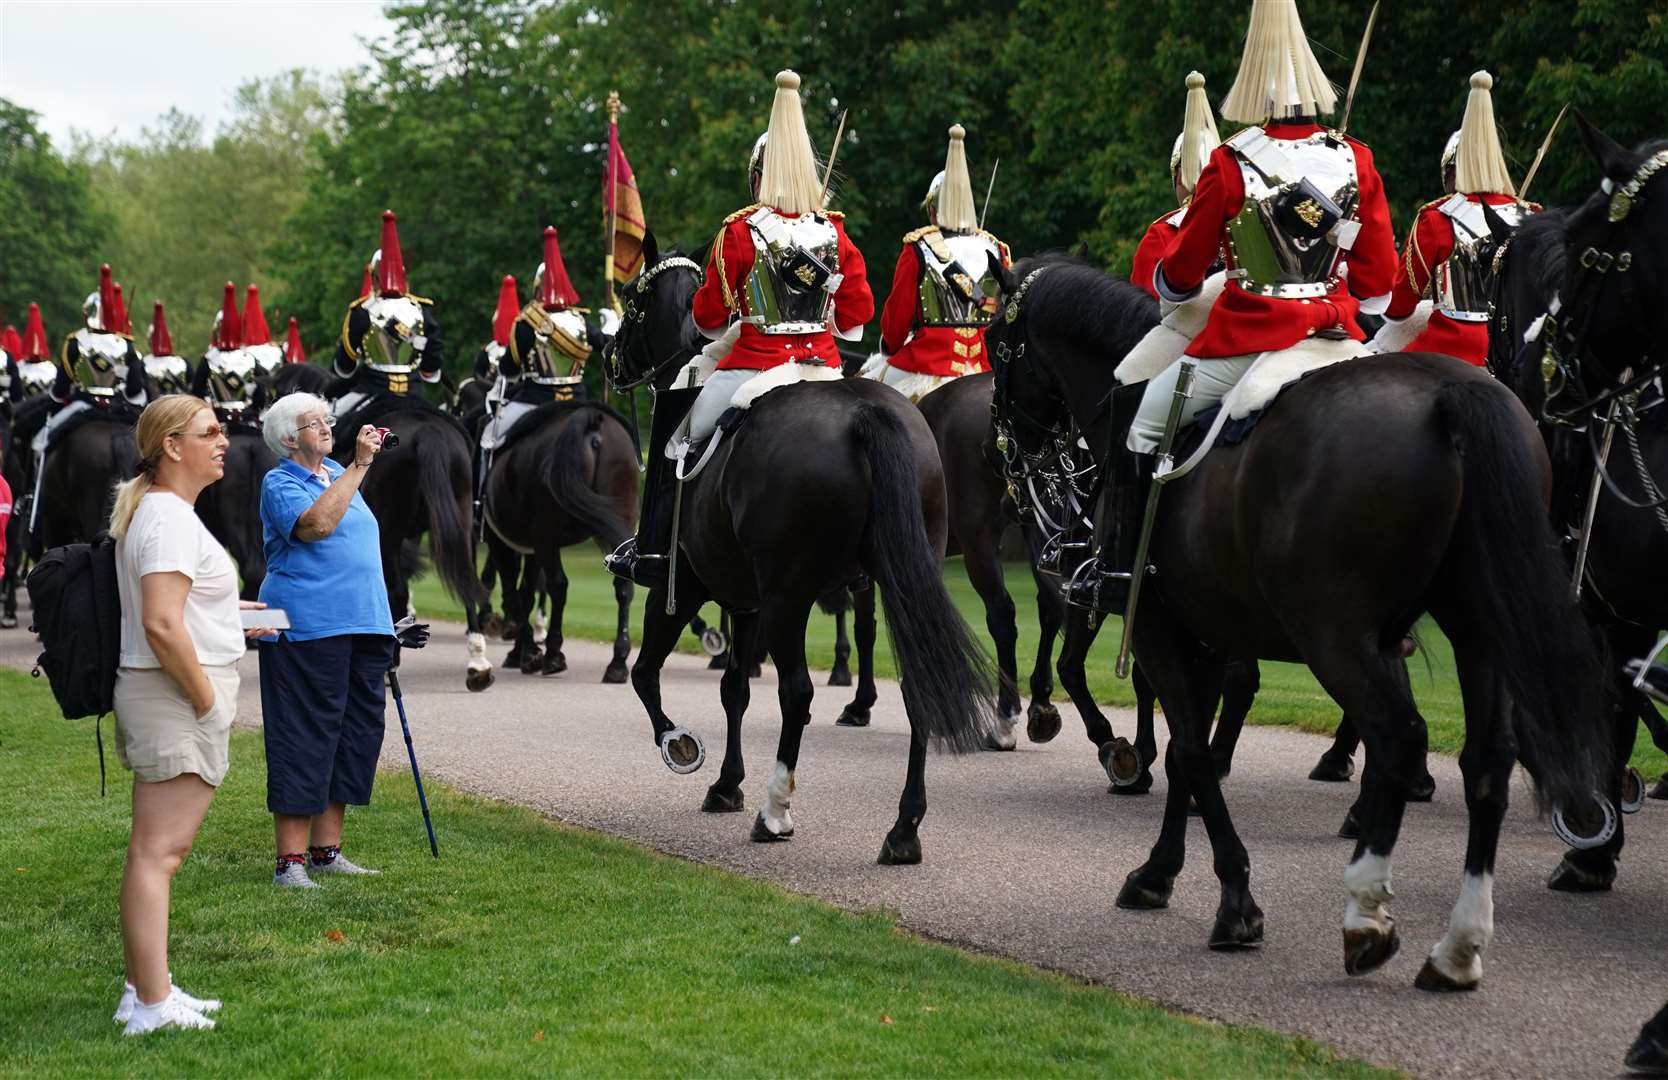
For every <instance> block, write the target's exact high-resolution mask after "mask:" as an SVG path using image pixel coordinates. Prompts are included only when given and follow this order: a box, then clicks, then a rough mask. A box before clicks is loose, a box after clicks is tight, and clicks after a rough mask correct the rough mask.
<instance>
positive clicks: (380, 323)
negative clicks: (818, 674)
mask: <svg viewBox="0 0 1668 1080" xmlns="http://www.w3.org/2000/svg"><path fill="white" fill-rule="evenodd" d="M365 312H366V314H368V315H370V317H371V327H370V329H369V330H368V331H366V333H365V344H364V350H363V354H364V357H365V362H366V363H369V364H370V365H371V368H372V370H374V371H380V372H381V373H383V374H384V375H405V376H410V375H412V374H413V373H414V372H416V370H417V350H416V348H415V347H414V346H413V345H412V344H411V339H412V338H413V337H415V336H416V335H418V334H421V333H422V332H423V309H422V307H421V306H420V305H419V304H418V303H417V301H415V300H413V299H411V298H410V297H409V296H377V297H373V298H371V299H370V300H367V301H366V302H365ZM279 359H280V361H281V360H282V354H281V353H280V354H279ZM395 392H396V393H403V392H404V391H395Z"/></svg>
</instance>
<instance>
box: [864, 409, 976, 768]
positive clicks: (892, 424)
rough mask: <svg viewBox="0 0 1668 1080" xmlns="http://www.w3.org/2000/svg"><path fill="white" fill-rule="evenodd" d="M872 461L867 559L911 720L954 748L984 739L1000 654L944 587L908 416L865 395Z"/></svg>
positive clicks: (968, 746) (963, 748) (866, 438)
mask: <svg viewBox="0 0 1668 1080" xmlns="http://www.w3.org/2000/svg"><path fill="white" fill-rule="evenodd" d="M852 423H853V428H854V429H855V433H856V436H857V441H858V442H859V444H861V446H862V448H863V453H864V455H865V456H866V457H867V458H868V462H869V478H870V487H871V490H872V499H873V502H872V506H871V509H870V512H869V519H868V521H867V522H866V523H865V524H864V528H863V537H862V547H861V551H862V556H863V565H864V567H865V569H867V571H868V572H869V573H870V575H872V576H873V577H874V580H875V582H876V584H878V585H879V586H880V599H881V603H882V604H883V605H884V606H885V609H886V626H887V631H888V636H889V637H890V638H891V642H892V655H893V658H894V659H895V661H896V662H897V666H898V675H899V680H900V682H901V684H902V688H903V696H904V707H905V708H906V709H907V710H908V711H909V720H910V725H911V726H912V727H913V728H914V729H915V730H916V731H917V732H919V733H921V734H922V735H924V736H931V737H935V738H938V739H941V740H943V742H944V743H945V744H946V745H947V746H948V747H949V748H950V749H952V750H955V751H958V752H959V751H966V750H973V749H977V748H978V745H979V743H980V741H981V740H982V739H983V737H984V734H985V732H986V731H987V730H988V729H989V727H990V724H991V720H992V716H993V713H994V709H993V705H992V687H993V686H994V685H995V679H994V678H993V676H992V672H991V664H990V658H989V657H988V656H986V655H985V652H984V650H983V649H982V648H981V647H980V646H979V643H978V641H977V640H976V639H975V638H974V636H973V631H972V630H971V629H969V628H968V625H967V623H966V621H965V620H963V619H962V617H961V613H960V612H959V611H957V610H956V607H955V604H953V603H952V602H951V601H950V593H949V591H948V590H947V589H945V587H944V574H943V566H942V560H941V559H940V558H939V552H938V551H936V550H935V549H934V547H933V544H932V542H931V540H930V539H929V538H928V536H927V524H926V520H925V519H924V517H923V516H922V512H921V485H920V476H919V473H918V471H917V469H916V467H915V447H914V446H913V445H912V444H911V442H910V439H909V435H908V433H907V432H906V431H905V430H904V426H903V423H902V422H901V421H900V420H899V419H898V417H897V416H895V415H893V414H892V413H891V412H888V411H887V410H886V409H884V408H882V407H880V406H877V405H874V404H871V403H868V402H864V403H862V404H859V405H858V406H857V409H856V411H855V412H854V413H853V417H852Z"/></svg>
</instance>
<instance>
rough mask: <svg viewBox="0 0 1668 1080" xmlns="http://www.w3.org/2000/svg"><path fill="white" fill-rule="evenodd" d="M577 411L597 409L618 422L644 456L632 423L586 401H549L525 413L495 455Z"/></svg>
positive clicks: (611, 408)
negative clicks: (550, 422)
mask: <svg viewBox="0 0 1668 1080" xmlns="http://www.w3.org/2000/svg"><path fill="white" fill-rule="evenodd" d="M575 409H595V410H597V411H598V412H600V413H604V414H606V415H608V416H610V417H613V418H614V419H615V420H618V421H619V423H620V426H621V427H623V428H625V429H626V431H628V432H630V434H631V445H632V447H633V448H634V449H635V450H636V451H637V454H638V456H639V457H641V456H642V453H643V447H642V445H641V444H640V443H639V442H638V439H637V431H636V429H635V428H634V427H633V426H632V424H631V421H629V420H627V419H626V418H625V417H624V416H621V415H620V413H619V412H618V411H617V410H615V409H614V408H613V407H611V406H608V405H603V404H601V403H600V402H595V401H587V400H584V399H577V400H573V401H547V402H545V403H544V404H543V405H540V406H539V407H538V408H536V409H534V410H533V411H532V412H528V413H523V414H522V415H521V416H519V417H517V418H516V421H515V423H513V424H511V425H510V429H509V430H508V431H506V432H505V433H504V437H503V438H502V439H501V440H499V442H498V445H497V446H496V447H494V448H493V453H494V454H502V453H504V452H505V451H506V450H508V449H509V448H510V447H511V446H513V445H514V444H515V443H516V442H517V441H518V440H520V439H523V438H525V437H526V436H527V435H528V434H530V433H531V432H534V431H537V430H539V429H540V428H542V427H544V426H545V424H546V423H548V422H549V421H551V420H553V419H555V418H556V417H558V416H563V415H566V414H567V413H570V412H573V411H574V410H575Z"/></svg>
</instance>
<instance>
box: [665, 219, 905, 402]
mask: <svg viewBox="0 0 1668 1080" xmlns="http://www.w3.org/2000/svg"><path fill="white" fill-rule="evenodd" d="M755 209H756V207H751V206H750V207H747V208H746V209H744V210H738V211H736V212H735V213H734V214H731V215H730V216H729V218H727V219H726V220H725V223H724V228H723V229H722V230H720V232H719V233H718V236H717V237H715V238H714V239H713V242H712V250H711V252H710V253H709V254H708V255H707V277H706V282H705V283H704V284H703V285H702V286H701V287H700V289H698V290H697V291H696V293H695V300H694V304H693V313H694V316H695V325H696V326H698V327H700V328H701V329H702V330H705V331H709V332H711V331H716V330H719V329H721V328H722V327H723V326H724V325H725V323H727V322H728V321H729V319H730V316H731V315H732V314H734V313H735V312H737V311H741V312H742V313H743V314H747V315H751V314H753V313H752V311H750V310H745V307H746V299H747V290H746V281H747V275H748V273H749V272H750V271H751V270H752V269H753V235H752V230H751V228H750V227H749V226H748V224H747V215H748V214H750V213H752V212H753V210H755ZM782 216H783V217H787V218H792V217H797V216H798V215H796V214H783V215H782ZM827 216H828V219H829V221H831V222H832V223H833V225H834V232H835V233H836V234H837V235H838V236H839V249H838V253H837V254H836V256H835V258H836V259H837V260H838V262H839V266H838V267H837V271H838V272H839V273H841V274H843V275H845V277H844V279H843V280H842V281H841V282H840V287H839V289H838V290H836V291H835V293H834V327H835V329H837V330H840V331H841V332H845V331H848V330H851V329H852V328H853V327H859V326H862V325H863V324H864V323H866V322H868V321H869V320H870V319H871V318H873V317H874V313H875V298H874V295H873V294H872V293H870V292H869V279H868V271H867V270H866V269H865V268H864V266H863V253H862V252H860V251H858V250H857V248H856V246H854V245H853V244H852V242H851V241H850V240H848V239H847V238H846V225H845V220H844V217H843V215H841V214H839V213H834V212H830V213H829V214H828V215H827ZM812 357H817V358H820V359H821V360H822V361H823V363H824V364H826V365H827V366H829V367H839V366H840V350H839V349H838V348H836V347H835V345H834V335H833V333H832V332H830V331H828V330H823V331H820V332H819V333H815V334H766V333H764V332H763V331H761V330H760V329H759V328H758V327H756V326H754V325H752V324H751V323H743V324H742V326H741V336H740V337H739V338H737V339H736V344H735V348H733V349H731V350H730V355H728V356H726V357H725V358H724V359H723V360H720V361H719V362H718V370H720V371H728V370H730V369H732V368H747V369H750V370H757V371H764V370H766V369H768V368H773V367H776V366H777V365H778V364H785V363H787V362H788V361H790V360H798V361H802V362H803V361H805V360H809V359H811V358H812Z"/></svg>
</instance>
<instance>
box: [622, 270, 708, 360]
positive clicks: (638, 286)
mask: <svg viewBox="0 0 1668 1080" xmlns="http://www.w3.org/2000/svg"><path fill="white" fill-rule="evenodd" d="M668 270H688V271H690V272H692V273H693V274H694V275H695V278H696V284H697V287H698V286H699V285H700V284H701V282H703V281H705V279H706V272H705V271H704V270H702V269H701V266H700V264H699V263H697V262H695V260H693V259H689V258H685V257H684V256H682V255H668V256H667V257H666V258H664V259H661V260H660V261H658V262H656V263H655V264H654V265H653V266H650V267H647V268H645V269H644V270H643V272H642V273H640V274H638V275H637V280H636V282H635V283H634V284H633V285H632V286H631V287H630V288H629V289H627V290H626V294H625V299H624V302H623V303H622V305H621V312H620V329H619V332H618V333H616V334H615V335H614V343H613V348H612V349H611V350H610V352H609V354H608V355H607V356H606V357H605V358H604V363H605V365H606V367H607V372H608V381H609V382H610V383H611V384H613V387H614V389H615V391H616V392H622V393H623V392H624V391H627V390H634V389H636V388H637V387H639V386H642V385H643V384H644V383H646V382H652V381H654V380H655V379H656V378H658V377H659V376H660V374H661V372H662V371H664V370H665V369H666V368H667V367H669V366H671V365H672V364H673V363H676V362H681V361H682V360H684V359H685V357H686V355H687V354H686V353H685V351H684V350H683V347H682V345H681V344H674V345H673V346H672V348H671V351H670V352H669V353H668V354H667V355H666V356H663V357H660V358H658V359H656V358H655V357H654V355H653V353H650V360H649V363H648V364H647V365H645V366H644V367H643V368H642V369H641V372H640V374H638V375H637V376H636V377H635V378H631V377H629V376H627V374H626V371H625V365H624V361H623V359H622V357H621V353H622V348H621V345H620V339H621V338H623V337H625V336H626V334H627V330H628V328H631V327H635V328H636V330H635V331H633V332H634V333H635V332H637V331H640V330H641V329H642V327H643V322H644V320H646V319H647V318H648V314H649V308H648V299H649V285H650V283H652V282H653V281H654V279H655V278H657V277H659V276H660V275H661V274H663V273H665V272H666V271H668Z"/></svg>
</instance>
